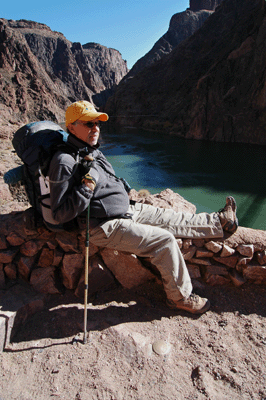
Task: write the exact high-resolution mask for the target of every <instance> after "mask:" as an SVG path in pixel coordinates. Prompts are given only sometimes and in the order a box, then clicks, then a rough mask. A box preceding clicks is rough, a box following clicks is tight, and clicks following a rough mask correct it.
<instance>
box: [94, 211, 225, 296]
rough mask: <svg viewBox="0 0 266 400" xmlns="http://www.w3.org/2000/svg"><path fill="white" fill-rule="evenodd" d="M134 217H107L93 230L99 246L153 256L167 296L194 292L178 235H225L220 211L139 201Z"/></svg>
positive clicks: (202, 236) (133, 212)
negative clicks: (197, 210) (178, 208)
mask: <svg viewBox="0 0 266 400" xmlns="http://www.w3.org/2000/svg"><path fill="white" fill-rule="evenodd" d="M128 212H129V213H131V214H133V216H132V219H113V220H110V221H106V222H104V223H102V224H101V225H99V226H97V227H96V228H94V229H92V230H91V231H90V240H91V242H92V243H94V244H95V245H96V246H99V247H108V248H112V249H116V250H120V251H126V252H129V253H131V254H136V255H137V256H139V257H149V258H150V259H151V262H152V263H153V264H154V265H155V266H156V267H157V269H158V270H159V272H160V274H161V277H162V281H163V285H164V289H165V292H166V296H167V298H168V299H169V300H172V301H173V302H176V301H178V300H180V299H182V298H183V297H188V296H189V295H190V294H191V292H192V284H191V280H190V276H189V273H188V270H187V267H186V264H185V261H184V258H183V256H182V253H181V251H180V249H179V247H178V244H177V242H176V238H198V239H199V238H221V237H223V230H222V227H221V224H220V219H219V216H218V214H217V213H212V214H207V213H201V214H190V213H183V212H175V211H173V210H172V209H163V208H157V207H154V206H150V205H146V204H140V203H136V204H135V205H131V206H130V207H129V210H128Z"/></svg>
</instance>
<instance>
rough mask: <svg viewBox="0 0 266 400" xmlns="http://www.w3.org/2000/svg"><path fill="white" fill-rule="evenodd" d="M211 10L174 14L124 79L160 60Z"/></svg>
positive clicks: (192, 31) (202, 21)
mask: <svg viewBox="0 0 266 400" xmlns="http://www.w3.org/2000/svg"><path fill="white" fill-rule="evenodd" d="M212 13H213V11H207V10H200V11H197V12H193V11H191V10H189V9H188V10H186V11H183V12H181V13H177V14H174V15H173V16H172V18H171V20H170V24H169V29H168V31H167V32H166V33H165V34H164V35H163V36H162V37H161V38H160V39H159V40H158V41H157V42H156V43H155V45H154V46H153V48H152V49H151V50H150V51H149V52H148V53H147V54H145V56H143V57H142V58H140V59H139V60H138V61H137V62H136V64H134V65H133V67H132V68H131V70H130V71H129V72H128V74H127V75H126V76H125V78H124V79H125V80H126V79H128V78H131V77H132V76H134V75H136V74H137V73H138V72H140V71H141V70H142V69H143V68H146V67H149V66H150V65H152V64H153V63H154V62H155V61H158V60H160V59H161V58H162V57H164V56H165V55H167V54H169V53H171V51H172V50H173V49H174V48H175V47H176V46H177V45H178V44H179V43H181V42H182V41H183V40H185V39H186V38H188V37H190V36H191V35H193V33H194V32H196V31H197V30H198V29H199V28H200V27H201V26H202V25H203V23H204V21H205V20H206V19H207V18H208V17H209V16H210V15H211V14H212Z"/></svg>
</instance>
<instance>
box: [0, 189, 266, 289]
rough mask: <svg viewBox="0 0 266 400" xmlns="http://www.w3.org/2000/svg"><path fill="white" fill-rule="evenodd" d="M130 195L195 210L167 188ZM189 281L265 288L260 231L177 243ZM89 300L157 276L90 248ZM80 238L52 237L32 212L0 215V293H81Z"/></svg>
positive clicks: (74, 234) (146, 263)
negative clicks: (23, 289) (19, 287)
mask: <svg viewBox="0 0 266 400" xmlns="http://www.w3.org/2000/svg"><path fill="white" fill-rule="evenodd" d="M142 195H143V194H142V193H137V192H135V191H133V192H132V194H131V197H132V198H133V199H136V200H138V201H140V202H143V203H147V204H154V205H157V206H161V207H165V208H170V207H172V208H174V209H175V210H177V211H182V210H185V211H191V212H195V206H194V205H193V204H191V203H188V202H186V201H185V200H184V199H182V198H181V197H180V196H179V195H178V194H176V193H173V192H172V191H171V190H170V189H167V190H165V191H163V192H161V193H160V194H157V195H147V194H146V193H144V195H145V196H144V197H142ZM177 243H178V246H179V247H180V249H181V251H182V253H183V255H184V258H185V260H186V263H187V267H188V270H189V273H190V275H191V278H192V280H193V281H194V283H195V282H196V281H199V282H200V281H204V282H205V283H206V284H209V285H232V284H233V285H236V286H240V285H243V284H245V282H253V283H256V284H266V232H265V231H260V230H254V229H248V228H244V227H239V229H238V230H237V232H236V233H235V234H233V235H227V236H226V237H224V238H223V239H222V240H221V239H219V240H199V239H197V240H191V239H184V240H182V239H177ZM89 250H90V251H89V253H90V263H89V296H90V295H92V294H94V293H96V292H98V291H102V290H108V289H110V288H115V287H116V286H117V287H119V286H120V285H121V286H122V287H124V288H128V289H130V288H133V287H136V286H138V285H141V284H145V283H146V282H148V281H150V280H157V281H158V280H160V275H159V273H158V271H157V270H156V268H155V267H154V266H153V265H152V264H151V263H150V260H149V259H139V258H138V257H137V256H136V255H134V254H129V253H125V252H119V251H117V250H112V249H107V248H98V247H96V246H94V245H92V244H90V249H89ZM84 254H85V235H84V234H82V232H79V231H77V230H72V231H71V232H61V233H54V232H50V231H49V230H47V229H46V228H45V226H44V225H43V223H42V221H41V220H40V219H38V220H37V221H36V219H35V216H34V212H33V210H32V209H31V208H30V209H27V210H26V211H23V212H12V213H11V214H5V215H0V289H2V290H3V289H5V288H7V287H8V286H9V284H10V283H12V281H15V280H17V279H18V278H19V279H23V280H25V281H27V282H29V283H30V285H31V286H32V287H33V288H34V289H35V290H36V291H37V292H41V293H50V294H56V293H62V292H64V290H65V289H70V290H73V291H74V292H75V294H76V296H78V297H83V294H84V257H85V256H84Z"/></svg>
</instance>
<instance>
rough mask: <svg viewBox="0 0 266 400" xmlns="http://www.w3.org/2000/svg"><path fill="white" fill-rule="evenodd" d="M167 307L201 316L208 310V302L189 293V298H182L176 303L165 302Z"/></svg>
mask: <svg viewBox="0 0 266 400" xmlns="http://www.w3.org/2000/svg"><path fill="white" fill-rule="evenodd" d="M167 305H168V307H170V308H173V309H177V310H184V311H188V312H189V313H191V314H203V313H205V312H206V311H208V309H209V308H210V302H209V300H208V299H205V298H203V297H200V296H198V295H197V294H194V293H191V295H190V296H189V297H187V298H186V297H184V298H183V299H181V300H179V301H177V302H176V303H174V302H173V301H171V300H167Z"/></svg>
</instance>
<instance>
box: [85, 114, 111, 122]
mask: <svg viewBox="0 0 266 400" xmlns="http://www.w3.org/2000/svg"><path fill="white" fill-rule="evenodd" d="M96 118H98V119H99V120H100V121H107V120H108V118H109V117H108V115H107V114H105V113H99V112H95V113H93V112H90V113H88V114H83V115H82V116H81V117H80V118H79V120H80V121H92V120H93V119H96Z"/></svg>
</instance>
